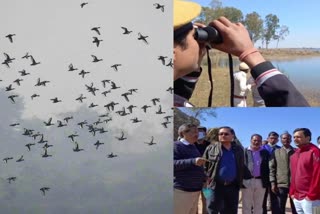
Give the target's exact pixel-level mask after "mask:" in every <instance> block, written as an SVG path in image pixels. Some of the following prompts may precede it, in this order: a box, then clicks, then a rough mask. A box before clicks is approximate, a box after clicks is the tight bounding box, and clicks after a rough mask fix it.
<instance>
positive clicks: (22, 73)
mask: <svg viewBox="0 0 320 214" xmlns="http://www.w3.org/2000/svg"><path fill="white" fill-rule="evenodd" d="M18 72H19V73H20V74H21V76H27V75H29V74H30V73H27V72H26V70H24V69H23V70H22V71H18Z"/></svg>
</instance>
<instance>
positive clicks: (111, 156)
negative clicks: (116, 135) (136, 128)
mask: <svg viewBox="0 0 320 214" xmlns="http://www.w3.org/2000/svg"><path fill="white" fill-rule="evenodd" d="M115 157H118V155H114V154H113V152H111V153H110V154H108V158H115Z"/></svg>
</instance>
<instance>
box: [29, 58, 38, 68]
mask: <svg viewBox="0 0 320 214" xmlns="http://www.w3.org/2000/svg"><path fill="white" fill-rule="evenodd" d="M30 57H31V64H30V65H31V66H35V65H38V64H40V62H36V60H34V58H33V56H30Z"/></svg>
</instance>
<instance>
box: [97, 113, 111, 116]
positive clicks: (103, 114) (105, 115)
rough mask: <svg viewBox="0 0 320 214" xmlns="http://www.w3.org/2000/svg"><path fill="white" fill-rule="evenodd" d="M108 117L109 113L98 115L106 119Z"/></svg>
mask: <svg viewBox="0 0 320 214" xmlns="http://www.w3.org/2000/svg"><path fill="white" fill-rule="evenodd" d="M108 116H109V113H106V114H101V115H99V117H108Z"/></svg>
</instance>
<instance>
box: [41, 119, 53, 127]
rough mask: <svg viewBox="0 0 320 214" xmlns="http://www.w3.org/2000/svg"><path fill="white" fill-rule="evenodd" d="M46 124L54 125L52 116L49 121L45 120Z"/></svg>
mask: <svg viewBox="0 0 320 214" xmlns="http://www.w3.org/2000/svg"><path fill="white" fill-rule="evenodd" d="M43 123H44V124H45V125H46V126H52V125H54V124H53V123H52V117H50V118H49V120H48V122H46V121H45V122H43Z"/></svg>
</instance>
